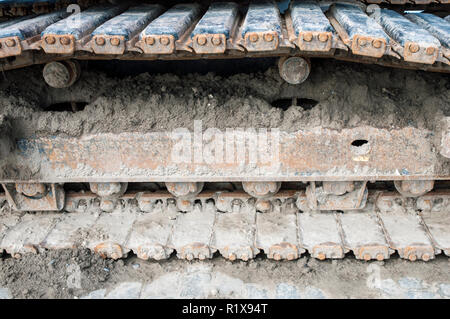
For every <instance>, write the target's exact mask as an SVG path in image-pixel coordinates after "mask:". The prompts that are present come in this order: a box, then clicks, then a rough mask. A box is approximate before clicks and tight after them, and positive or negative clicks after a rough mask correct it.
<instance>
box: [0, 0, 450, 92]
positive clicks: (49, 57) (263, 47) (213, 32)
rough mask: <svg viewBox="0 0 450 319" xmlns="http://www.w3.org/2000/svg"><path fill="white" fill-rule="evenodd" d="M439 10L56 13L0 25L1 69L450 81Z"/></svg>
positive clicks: (264, 6) (191, 7)
mask: <svg viewBox="0 0 450 319" xmlns="http://www.w3.org/2000/svg"><path fill="white" fill-rule="evenodd" d="M446 1H447V0H445V1H443V2H442V3H447V2H446ZM50 2H51V1H50ZM391 3H393V4H394V3H403V2H401V1H392V2H391ZM415 3H427V2H422V1H416V2H415ZM446 10H447V11H448V9H447V6H445V5H444V7H443V11H441V13H439V15H438V14H437V13H436V14H433V13H417V12H412V13H407V14H404V13H398V12H396V11H395V10H392V9H385V8H380V7H378V6H375V7H371V6H368V7H367V8H365V7H364V6H361V4H360V3H358V2H354V3H347V2H342V3H341V2H314V1H293V2H291V4H290V6H289V9H288V10H286V11H285V12H283V13H281V12H280V10H279V7H278V5H277V4H276V3H275V2H271V1H262V2H261V1H260V2H255V3H250V4H249V5H245V4H238V3H233V2H226V3H213V4H211V5H210V6H209V7H204V6H201V5H200V4H198V3H190V4H189V3H188V4H177V5H174V6H172V7H168V8H165V7H162V6H161V5H158V4H138V5H134V6H132V7H128V6H126V5H124V4H119V5H111V4H100V5H94V6H89V7H88V8H87V9H85V10H82V11H81V12H79V13H75V14H71V13H72V11H70V10H69V12H67V11H66V10H65V9H62V10H57V11H53V12H50V13H43V14H39V15H37V16H36V15H31V16H23V17H18V18H15V19H12V20H8V21H6V22H3V23H0V45H1V47H0V58H3V59H2V60H1V64H2V68H3V70H8V69H13V68H19V67H24V66H28V65H31V64H39V63H49V62H52V61H58V60H67V59H82V60H89V59H121V60H158V59H162V60H165V59H167V60H184V59H211V58H213V59H214V58H220V59H223V58H243V57H261V56H275V57H284V59H282V60H281V61H280V73H281V74H282V76H283V77H284V78H285V79H286V80H287V81H288V82H290V83H291V82H292V83H297V82H299V81H300V79H296V78H294V79H292V76H293V75H290V74H289V70H292V69H293V68H294V69H295V70H296V72H297V73H300V72H303V73H306V75H305V77H304V78H306V77H307V73H309V68H310V66H309V65H306V64H305V63H306V62H305V63H304V64H302V65H300V66H299V65H298V64H299V63H300V62H299V61H297V60H295V59H292V58H293V57H299V56H301V57H325V58H335V59H341V60H348V61H354V62H361V63H372V64H380V65H386V66H391V67H401V68H411V69H421V70H426V71H436V72H449V71H450V40H449V38H448V34H449V30H450V23H449V22H448V17H447V20H446V19H444V17H443V14H442V12H444V15H445V14H446V13H445V12H447V11H446ZM447 14H448V12H447ZM261 21H264V23H263V24H261ZM412 30H414V31H412ZM288 57H290V58H291V59H288ZM299 70H300V71H299Z"/></svg>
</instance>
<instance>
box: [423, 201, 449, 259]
mask: <svg viewBox="0 0 450 319" xmlns="http://www.w3.org/2000/svg"><path fill="white" fill-rule="evenodd" d="M444 205H446V206H445V207H447V208H448V207H449V205H450V201H448V202H447V203H445V204H444ZM420 216H421V218H422V220H423V223H424V225H426V226H425V227H426V228H427V231H428V232H429V233H430V235H431V237H432V240H433V242H434V245H435V246H436V247H437V248H439V249H440V250H442V251H443V252H444V253H445V254H446V255H447V256H450V209H444V210H442V211H437V212H436V211H424V212H421V213H420Z"/></svg>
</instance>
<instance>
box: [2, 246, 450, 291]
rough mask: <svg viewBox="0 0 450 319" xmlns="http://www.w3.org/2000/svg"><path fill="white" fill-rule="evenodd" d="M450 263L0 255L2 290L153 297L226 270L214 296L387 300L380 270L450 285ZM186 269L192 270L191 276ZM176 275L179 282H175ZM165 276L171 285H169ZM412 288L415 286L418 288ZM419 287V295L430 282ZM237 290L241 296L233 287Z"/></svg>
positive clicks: (393, 277)
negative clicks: (293, 294)
mask: <svg viewBox="0 0 450 319" xmlns="http://www.w3.org/2000/svg"><path fill="white" fill-rule="evenodd" d="M449 267H450V263H449V261H448V258H447V257H438V258H437V259H436V260H433V261H430V262H427V263H425V262H409V261H405V260H401V259H399V258H398V257H393V258H392V259H391V260H387V261H385V262H370V263H367V262H363V261H357V260H355V259H354V258H353V257H351V256H349V257H347V258H346V259H343V260H334V261H331V260H328V261H323V262H321V261H318V260H316V259H313V258H309V257H302V258H300V259H298V260H296V261H290V262H288V261H285V262H276V261H273V260H268V259H265V258H262V257H257V258H256V259H254V260H250V261H248V262H242V261H238V262H230V261H227V260H225V259H223V258H221V257H215V258H213V259H212V260H206V261H192V262H188V261H185V260H178V259H176V257H172V258H170V259H169V260H166V261H160V262H156V261H143V260H139V259H137V258H136V257H135V256H131V257H129V258H127V259H123V260H118V261H113V260H104V259H101V258H100V257H99V256H98V255H95V254H91V253H90V252H89V251H88V250H62V251H47V252H43V253H41V254H38V255H25V256H22V258H21V259H14V258H11V257H9V256H8V257H4V258H0V287H5V288H8V289H9V291H10V293H11V295H12V297H13V298H79V297H83V296H86V295H87V294H89V293H90V292H92V291H95V290H99V289H105V290H106V291H107V292H108V291H111V290H112V289H113V288H114V287H117V286H118V284H120V283H123V282H139V283H142V285H143V286H145V285H149V284H152V283H153V284H152V285H151V286H150V288H149V289H153V291H152V295H153V296H154V297H158V296H159V297H166V296H177V295H174V292H175V291H176V290H182V289H185V290H189V289H192V288H193V287H195V286H196V285H202V284H203V285H208V284H209V282H208V281H207V280H206V281H205V280H204V279H202V276H204V275H205V271H204V269H205V268H206V269H208V274H209V276H215V277H216V278H217V277H219V275H220V277H221V278H225V280H226V281H228V280H229V282H228V284H227V285H228V286H229V287H228V288H227V289H222V290H221V289H220V287H219V288H218V289H213V291H212V292H211V293H212V294H211V295H210V296H207V297H213V298H225V297H227V298H228V297H242V295H239V294H238V295H236V291H239V287H242V285H246V287H250V286H258V285H262V287H269V288H267V289H270V287H277V286H280V285H289V286H292V287H297V289H299V290H305V289H306V290H307V289H311V288H314V289H315V290H318V291H321V294H322V292H323V294H324V295H325V297H333V298H380V297H386V296H385V295H383V290H382V289H381V290H380V289H376V288H374V287H373V284H371V280H373V279H371V277H373V276H374V275H379V276H378V277H379V278H378V279H379V280H381V281H382V282H386V281H388V282H392V283H397V282H398V281H399V280H400V282H401V280H405V278H413V279H412V280H411V279H410V281H412V282H413V283H414V282H416V281H418V282H423V283H424V284H425V285H428V286H431V285H433V286H435V287H438V286H439V285H445V286H446V287H447V286H448V287H450V274H449V271H448V269H449ZM377 272H378V273H377ZM186 273H188V274H189V275H188V276H186ZM183 274H184V275H183ZM175 275H176V276H177V278H178V279H177V281H176V283H175V285H172V284H171V282H172V280H173V279H174V276H175ZM77 276H78V277H77ZM195 278H197V279H195ZM374 278H375V277H374ZM375 279H377V278H375ZM164 280H166V283H163V281H164ZM192 280H194V281H195V280H197V281H198V282H192ZM210 280H211V279H210ZM216 280H217V279H216ZM222 280H223V279H222ZM394 285H396V286H398V284H394ZM191 286H192V287H191ZM388 288H389V287H388ZM200 289H203V287H200ZM391 289H392V288H391ZM405 289H406V291H408V289H409V290H411V289H413V290H414V287H406V288H405ZM415 289H418V290H419V292H420V291H421V289H426V287H425V288H423V287H422V288H421V287H419V288H417V287H416V288H415ZM428 289H429V288H428ZM225 290H227V291H228V292H225ZM233 290H234V294H233V293H232V292H230V291H233ZM385 290H386V289H385ZM429 290H430V289H429ZM413 292H414V291H413ZM422 292H423V291H422ZM416 293H417V291H416ZM158 294H160V295H158ZM124 296H127V295H124ZM244 296H246V297H251V296H249V295H244ZM426 296H428V295H425V297H426ZM181 297H182V296H181ZM187 297H189V296H187ZM311 297H321V296H320V295H319V296H317V295H313V296H311ZM397 297H401V296H397ZM438 297H439V298H441V297H446V295H438Z"/></svg>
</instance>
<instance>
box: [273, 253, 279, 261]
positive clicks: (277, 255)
mask: <svg viewBox="0 0 450 319" xmlns="http://www.w3.org/2000/svg"><path fill="white" fill-rule="evenodd" d="M273 259H275V260H281V255H280V254H278V253H275V254H273Z"/></svg>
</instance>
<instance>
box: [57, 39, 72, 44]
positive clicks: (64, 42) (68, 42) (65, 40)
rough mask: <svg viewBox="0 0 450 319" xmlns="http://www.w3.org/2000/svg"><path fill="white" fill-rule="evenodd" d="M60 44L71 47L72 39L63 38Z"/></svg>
mask: <svg viewBox="0 0 450 319" xmlns="http://www.w3.org/2000/svg"><path fill="white" fill-rule="evenodd" d="M59 42H60V43H61V44H62V45H69V44H70V38H69V37H62V38H60V39H59Z"/></svg>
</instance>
